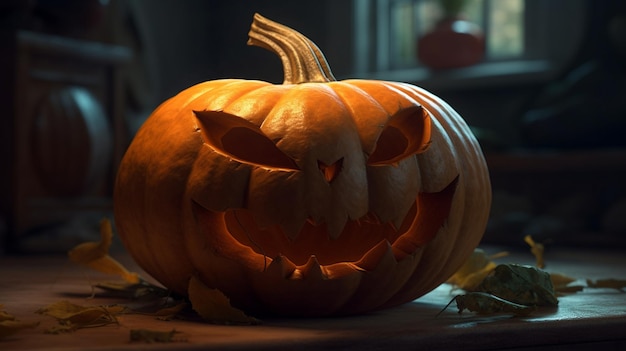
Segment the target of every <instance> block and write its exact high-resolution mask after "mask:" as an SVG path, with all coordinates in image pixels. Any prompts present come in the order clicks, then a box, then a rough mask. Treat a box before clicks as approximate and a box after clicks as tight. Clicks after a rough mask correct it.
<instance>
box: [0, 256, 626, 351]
mask: <svg viewBox="0 0 626 351" xmlns="http://www.w3.org/2000/svg"><path fill="white" fill-rule="evenodd" d="M489 251H493V250H491V249H490V250H489ZM121 260H122V261H123V262H124V263H126V264H127V266H128V267H129V268H136V267H135V266H134V264H133V263H132V261H131V260H130V259H129V258H127V257H122V258H121ZM498 262H500V263H511V262H515V263H522V264H533V258H532V256H531V255H530V254H528V253H526V252H525V251H524V252H520V253H518V254H514V255H512V256H509V257H508V258H504V259H500V260H499V261H498ZM547 263H548V267H547V270H548V271H551V272H561V273H564V274H568V275H570V276H573V277H576V278H580V279H581V281H580V282H581V283H584V279H585V278H592V279H594V280H595V279H600V278H620V279H625V278H626V270H624V268H625V267H626V255H625V253H624V252H618V251H612V252H594V251H576V250H567V249H561V250H551V251H549V252H548V253H547ZM90 280H91V281H92V282H93V281H102V280H110V278H108V277H104V276H100V275H98V274H97V273H94V272H92V271H88V270H86V269H84V268H82V267H77V266H74V265H73V264H71V263H69V262H68V261H67V259H66V258H64V257H58V256H53V257H50V256H34V257H33V256H30V257H28V256H27V257H3V258H0V304H3V305H4V307H3V308H4V309H5V310H6V311H8V312H10V313H12V314H13V315H15V316H16V317H17V318H19V319H20V320H22V321H39V322H40V325H39V326H38V327H36V328H33V329H25V330H22V331H20V332H19V333H17V334H14V335H12V336H10V337H8V338H5V339H4V340H0V349H1V350H18V349H31V350H111V349H115V350H138V349H168V350H169V349H176V350H200V349H202V350H206V349H215V350H239V349H247V350H275V351H276V350H344V349H360V350H387V349H393V350H422V349H424V350H430V349H437V350H442V349H443V350H451V349H463V350H485V349H515V350H525V349H529V350H530V349H532V350H537V349H557V350H579V349H591V348H601V349H602V350H621V349H626V293H624V292H621V291H618V290H612V289H585V290H584V291H582V292H578V293H575V294H571V295H568V296H564V297H561V298H560V303H559V307H558V309H556V310H547V311H544V310H539V311H536V312H535V313H533V314H531V315H530V316H528V317H512V316H509V315H496V316H479V315H475V314H473V313H468V312H465V313H463V314H461V315H459V314H458V313H456V308H455V307H454V306H450V307H449V308H448V309H447V310H446V311H444V312H443V313H442V314H440V315H439V316H437V313H438V312H439V311H440V310H441V309H442V308H443V307H444V306H445V305H446V304H447V303H448V302H449V301H450V299H451V298H452V297H453V296H454V293H451V291H450V289H451V288H450V286H449V285H446V284H444V285H442V286H440V287H439V288H437V289H436V290H434V291H433V292H431V293H430V294H428V295H426V296H424V297H422V298H420V299H418V300H416V301H414V302H412V303H409V304H406V305H404V306H401V307H398V308H393V309H389V310H385V311H380V312H376V313H372V314H368V315H362V316H352V317H342V318H317V319H281V318H277V319H264V320H263V323H262V324H260V325H256V326H223V325H211V324H204V323H198V322H193V321H183V320H174V321H162V320H157V319H155V318H154V317H152V316H146V315H131V314H129V315H122V316H121V317H119V325H116V324H112V325H107V326H104V327H98V328H89V329H80V330H78V331H75V332H73V333H69V334H60V335H51V334H45V333H44V331H45V330H46V329H47V328H49V327H50V326H52V325H54V324H56V321H55V320H54V319H52V318H50V317H46V316H42V315H39V314H35V313H34V311H36V310H37V309H39V308H41V307H43V306H46V305H48V304H50V303H53V302H57V301H60V300H69V301H71V302H74V303H77V304H81V305H101V304H111V303H127V302H128V301H126V300H119V299H112V298H104V297H100V296H98V295H96V296H95V297H94V298H91V299H90V298H89V295H90V294H91V292H92V289H91V287H90V284H89V282H90ZM140 328H143V329H153V330H160V331H170V330H172V329H176V330H177V331H180V332H181V333H180V334H177V336H176V337H177V338H178V339H184V341H180V342H176V343H167V344H164V343H153V344H146V343H142V342H130V336H129V334H130V330H131V329H140Z"/></svg>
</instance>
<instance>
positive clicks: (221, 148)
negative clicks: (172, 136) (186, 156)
mask: <svg viewBox="0 0 626 351" xmlns="http://www.w3.org/2000/svg"><path fill="white" fill-rule="evenodd" d="M193 113H194V114H195V116H196V119H197V120H198V124H199V125H200V133H201V134H202V137H203V140H204V143H205V144H207V145H209V146H210V147H211V148H213V149H214V150H215V151H217V152H220V153H222V154H224V155H226V156H229V157H231V158H233V159H234V160H237V161H239V162H242V163H247V164H253V165H257V166H262V167H269V168H276V169H287V170H298V169H299V168H298V166H297V165H296V162H295V161H294V160H293V159H291V158H290V157H289V156H287V155H286V154H285V153H284V152H282V151H281V150H280V149H279V148H278V147H277V146H276V144H275V143H274V142H273V141H272V140H271V139H270V138H268V137H267V136H266V135H265V134H264V133H263V131H261V129H260V128H259V127H258V126H257V125H255V124H253V123H251V122H249V121H248V120H246V119H244V118H241V117H239V116H236V115H233V114H230V113H226V112H224V111H193Z"/></svg>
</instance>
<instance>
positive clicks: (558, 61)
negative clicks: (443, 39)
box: [353, 0, 585, 84]
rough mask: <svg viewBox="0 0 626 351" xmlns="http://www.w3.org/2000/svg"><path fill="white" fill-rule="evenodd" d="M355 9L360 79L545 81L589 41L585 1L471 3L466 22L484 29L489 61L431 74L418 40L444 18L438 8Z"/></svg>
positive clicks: (359, 2) (370, 2)
mask: <svg viewBox="0 0 626 351" xmlns="http://www.w3.org/2000/svg"><path fill="white" fill-rule="evenodd" d="M353 1H354V14H355V26H356V27H355V35H356V38H355V39H356V40H355V43H356V47H355V59H354V61H355V67H356V70H357V72H356V73H357V75H360V76H363V77H368V78H377V79H390V80H400V81H411V82H423V81H428V80H432V79H433V78H434V76H436V77H437V81H439V82H442V83H441V84H446V80H447V81H450V80H454V81H455V83H457V82H458V81H459V80H462V81H466V82H469V83H472V84H473V82H470V81H472V80H477V79H481V81H482V82H481V84H484V83H488V82H489V80H493V79H495V78H499V77H500V78H501V77H506V78H507V79H509V82H511V83H513V82H514V81H515V79H517V80H520V79H521V80H529V79H539V78H544V79H545V78H546V77H548V76H550V75H553V74H555V72H557V71H558V70H559V69H561V68H562V67H563V65H564V64H566V63H567V61H568V60H569V59H571V57H572V56H573V55H574V54H575V52H576V49H577V48H578V45H579V44H580V42H581V40H582V37H583V34H584V28H583V26H581V23H584V19H585V18H584V15H585V1H584V0H550V1H545V0H466V4H465V6H464V11H463V14H464V16H465V17H466V18H467V19H468V20H470V21H472V22H474V23H476V24H478V25H479V26H480V27H481V28H482V30H483V33H484V35H485V41H486V53H485V58H484V60H483V62H481V63H480V64H478V65H475V66H472V67H468V68H462V69H457V70H452V71H455V72H430V71H429V70H428V69H426V68H425V67H422V66H420V63H419V62H418V60H417V54H416V53H417V39H418V38H419V37H420V36H421V35H423V34H425V33H426V32H427V31H428V30H430V29H431V28H432V27H433V26H434V25H435V23H436V21H437V20H438V19H440V18H441V16H442V14H443V12H442V9H441V6H440V3H439V2H440V0H353ZM483 78H488V79H487V80H484V79H483ZM492 78H493V79H492ZM511 78H513V80H510V79H511Z"/></svg>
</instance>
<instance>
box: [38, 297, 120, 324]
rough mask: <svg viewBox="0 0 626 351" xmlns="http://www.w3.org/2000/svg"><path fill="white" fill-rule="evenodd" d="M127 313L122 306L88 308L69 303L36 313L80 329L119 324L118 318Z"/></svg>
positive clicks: (63, 302)
mask: <svg viewBox="0 0 626 351" xmlns="http://www.w3.org/2000/svg"><path fill="white" fill-rule="evenodd" d="M125 311H126V307H124V306H120V305H111V306H104V305H101V306H89V307H87V306H80V305H76V304H73V303H71V302H69V301H59V302H55V303H53V304H50V305H48V306H46V307H43V308H40V309H39V310H37V311H36V312H37V313H39V314H43V315H46V316H50V317H53V318H55V319H57V320H58V321H59V322H60V323H61V324H62V325H65V326H71V328H74V329H78V328H85V327H91V326H100V325H106V324H111V323H117V318H116V316H117V315H119V314H122V313H124V312H125ZM68 328H69V327H68Z"/></svg>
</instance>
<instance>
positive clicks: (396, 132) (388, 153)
mask: <svg viewBox="0 0 626 351" xmlns="http://www.w3.org/2000/svg"><path fill="white" fill-rule="evenodd" d="M430 133H431V121H430V115H429V114H428V112H427V111H426V110H424V109H423V108H422V106H411V107H407V108H404V109H402V110H400V111H398V112H397V113H396V114H394V115H393V116H391V117H390V118H389V121H388V122H387V125H385V127H384V128H383V130H382V131H381V133H380V135H379V136H378V140H377V141H376V147H375V148H374V152H372V154H371V155H370V157H369V159H368V161H367V163H368V164H369V165H388V164H394V163H397V162H398V161H401V160H403V159H405V158H407V157H409V156H411V155H415V154H419V153H422V152H424V151H426V149H427V148H428V146H429V145H430Z"/></svg>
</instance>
